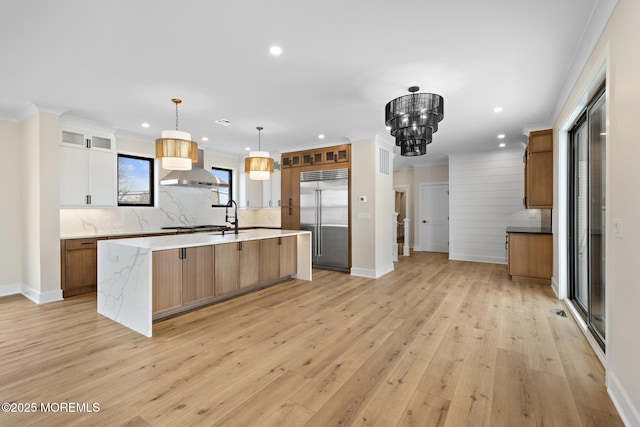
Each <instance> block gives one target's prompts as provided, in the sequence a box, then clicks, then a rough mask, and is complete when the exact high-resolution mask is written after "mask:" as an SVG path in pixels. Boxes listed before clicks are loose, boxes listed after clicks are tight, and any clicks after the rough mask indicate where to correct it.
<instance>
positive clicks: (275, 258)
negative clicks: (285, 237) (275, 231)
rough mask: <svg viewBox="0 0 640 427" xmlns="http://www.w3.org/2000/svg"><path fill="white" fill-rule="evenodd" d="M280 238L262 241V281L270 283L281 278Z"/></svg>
mask: <svg viewBox="0 0 640 427" xmlns="http://www.w3.org/2000/svg"><path fill="white" fill-rule="evenodd" d="M278 242H279V238H277V237H276V238H272V239H263V240H261V241H260V245H261V248H260V281H261V282H262V283H268V282H273V281H276V280H278V279H279V278H280V245H279V244H278Z"/></svg>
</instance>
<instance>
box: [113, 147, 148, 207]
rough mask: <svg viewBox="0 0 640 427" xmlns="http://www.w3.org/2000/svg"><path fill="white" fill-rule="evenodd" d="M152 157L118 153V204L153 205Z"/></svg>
mask: <svg viewBox="0 0 640 427" xmlns="http://www.w3.org/2000/svg"><path fill="white" fill-rule="evenodd" d="M154 190H155V189H154V179H153V159H149V158H146V157H138V156H130V155H127V154H118V206H153V193H154Z"/></svg>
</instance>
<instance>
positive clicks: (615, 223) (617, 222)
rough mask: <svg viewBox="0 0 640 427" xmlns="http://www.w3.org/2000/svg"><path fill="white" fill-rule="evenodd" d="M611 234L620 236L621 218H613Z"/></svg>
mask: <svg viewBox="0 0 640 427" xmlns="http://www.w3.org/2000/svg"><path fill="white" fill-rule="evenodd" d="M613 235H614V236H616V237H620V238H622V219H620V218H614V219H613Z"/></svg>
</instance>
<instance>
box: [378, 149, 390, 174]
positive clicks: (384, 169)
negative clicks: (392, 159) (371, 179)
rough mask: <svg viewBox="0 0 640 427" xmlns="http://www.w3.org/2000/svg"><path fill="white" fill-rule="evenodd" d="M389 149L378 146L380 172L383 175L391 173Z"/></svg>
mask: <svg viewBox="0 0 640 427" xmlns="http://www.w3.org/2000/svg"><path fill="white" fill-rule="evenodd" d="M390 169H391V168H390V167H389V150H387V149H385V148H382V147H379V148H378V173H379V174H382V175H387V176H388V175H389V171H390Z"/></svg>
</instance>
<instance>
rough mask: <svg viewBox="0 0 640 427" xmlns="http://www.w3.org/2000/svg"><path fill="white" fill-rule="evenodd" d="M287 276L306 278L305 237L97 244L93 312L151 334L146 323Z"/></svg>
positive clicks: (291, 233)
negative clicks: (95, 300)
mask: <svg viewBox="0 0 640 427" xmlns="http://www.w3.org/2000/svg"><path fill="white" fill-rule="evenodd" d="M288 277H292V278H297V279H302V280H309V281H310V280H311V234H310V233H309V232H308V231H296V230H274V229H253V230H243V231H241V232H240V233H239V234H234V233H233V232H227V233H224V234H223V233H199V234H184V235H182V234H178V235H169V236H155V237H141V238H133V239H121V240H102V241H99V242H98V313H100V314H102V315H103V316H106V317H108V318H109V319H112V320H115V321H116V322H118V323H120V324H122V325H124V326H126V327H128V328H130V329H133V330H134V331H136V332H138V333H140V334H142V335H145V336H147V337H150V336H152V330H153V321H154V319H156V320H157V319H160V318H163V317H167V316H170V315H175V314H178V313H180V312H184V311H188V310H193V309H194V308H197V307H199V306H204V305H208V304H211V303H214V302H216V301H221V300H224V299H228V298H231V297H234V296H237V295H240V294H243V293H247V292H250V291H252V290H255V289H259V288H262V287H264V286H268V285H270V284H274V283H277V282H279V281H281V280H284V279H286V278H288Z"/></svg>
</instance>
